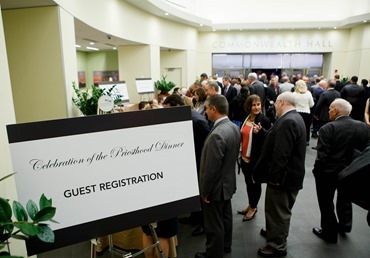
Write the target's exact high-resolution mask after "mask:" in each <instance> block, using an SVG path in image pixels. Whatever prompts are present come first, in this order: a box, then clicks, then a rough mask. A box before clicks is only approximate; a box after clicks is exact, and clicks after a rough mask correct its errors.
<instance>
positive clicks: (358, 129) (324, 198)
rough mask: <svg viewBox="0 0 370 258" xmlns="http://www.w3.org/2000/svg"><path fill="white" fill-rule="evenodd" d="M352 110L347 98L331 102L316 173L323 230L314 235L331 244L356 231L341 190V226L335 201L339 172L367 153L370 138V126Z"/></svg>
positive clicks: (321, 139)
mask: <svg viewBox="0 0 370 258" xmlns="http://www.w3.org/2000/svg"><path fill="white" fill-rule="evenodd" d="M351 109H352V106H351V104H350V103H349V102H348V101H346V100H344V99H336V100H334V101H333V102H332V103H331V105H330V107H329V119H330V120H331V121H332V122H330V123H327V124H326V125H324V126H323V127H321V129H320V133H319V139H318V142H317V157H316V161H315V164H314V168H313V171H312V172H313V174H314V176H315V182H316V192H317V199H318V202H319V207H320V212H321V228H316V227H315V228H313V233H314V234H315V235H317V236H318V237H320V238H322V239H323V240H325V241H326V242H329V243H336V242H337V238H338V232H340V233H346V232H350V231H351V228H352V205H351V202H350V199H349V197H348V196H346V195H344V194H343V193H342V192H341V191H337V205H336V206H337V216H338V220H339V224H338V222H337V217H336V216H335V212H334V204H333V198H334V194H335V191H336V190H337V176H338V173H339V172H340V171H341V170H343V169H344V168H345V167H346V166H348V165H349V164H350V163H351V162H352V160H353V156H354V150H359V151H363V150H364V149H365V146H366V143H367V142H368V141H369V139H370V134H369V128H368V127H367V126H366V124H365V123H363V122H360V121H356V120H353V119H351V118H350V117H349V114H350V113H351Z"/></svg>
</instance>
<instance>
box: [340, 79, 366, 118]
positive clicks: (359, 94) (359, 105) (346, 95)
mask: <svg viewBox="0 0 370 258" xmlns="http://www.w3.org/2000/svg"><path fill="white" fill-rule="evenodd" d="M357 81H358V77H357V76H352V78H351V80H350V83H349V84H347V85H346V86H344V87H343V89H342V90H341V91H340V96H341V97H342V98H343V99H345V100H347V101H348V102H349V103H351V105H352V112H351V114H350V116H351V117H352V118H353V119H356V120H359V121H364V110H365V105H366V97H365V89H364V88H363V87H362V86H360V85H358V84H357Z"/></svg>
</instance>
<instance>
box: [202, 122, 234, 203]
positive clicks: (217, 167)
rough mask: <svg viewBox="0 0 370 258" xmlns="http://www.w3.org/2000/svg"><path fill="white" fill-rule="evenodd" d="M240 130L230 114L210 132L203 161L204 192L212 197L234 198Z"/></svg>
mask: <svg viewBox="0 0 370 258" xmlns="http://www.w3.org/2000/svg"><path fill="white" fill-rule="evenodd" d="M239 147H240V131H239V128H238V127H237V126H236V125H235V124H233V123H232V122H231V121H230V120H229V118H226V119H224V120H221V121H220V122H218V123H217V124H216V125H215V126H214V127H213V128H212V130H211V132H210V134H209V135H208V137H207V139H206V141H205V143H204V147H203V151H202V157H201V161H200V194H201V196H204V197H206V196H207V197H208V200H209V201H212V200H213V201H224V200H230V199H231V198H232V196H233V194H234V193H235V191H236V173H235V165H236V160H237V158H238V155H239Z"/></svg>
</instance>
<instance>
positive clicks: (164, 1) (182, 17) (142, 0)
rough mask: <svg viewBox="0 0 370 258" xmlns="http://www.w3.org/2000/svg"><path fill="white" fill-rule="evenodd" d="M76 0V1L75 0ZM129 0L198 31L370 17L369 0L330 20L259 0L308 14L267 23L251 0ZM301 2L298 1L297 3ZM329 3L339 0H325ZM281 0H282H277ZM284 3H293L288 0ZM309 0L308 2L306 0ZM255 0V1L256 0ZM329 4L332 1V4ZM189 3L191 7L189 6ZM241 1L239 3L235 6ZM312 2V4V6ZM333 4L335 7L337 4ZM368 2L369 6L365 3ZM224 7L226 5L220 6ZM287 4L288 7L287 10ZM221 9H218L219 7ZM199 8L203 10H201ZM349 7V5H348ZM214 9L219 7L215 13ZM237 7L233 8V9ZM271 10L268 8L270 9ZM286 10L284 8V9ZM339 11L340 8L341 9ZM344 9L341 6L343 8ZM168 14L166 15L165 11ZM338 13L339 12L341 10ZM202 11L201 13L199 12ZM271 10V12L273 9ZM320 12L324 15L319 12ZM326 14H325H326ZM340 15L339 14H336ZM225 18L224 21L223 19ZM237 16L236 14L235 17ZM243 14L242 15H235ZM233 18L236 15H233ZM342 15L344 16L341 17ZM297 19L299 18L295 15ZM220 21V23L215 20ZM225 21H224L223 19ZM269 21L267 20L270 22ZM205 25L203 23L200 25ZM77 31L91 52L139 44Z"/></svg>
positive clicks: (5, 0) (8, 4)
mask: <svg viewBox="0 0 370 258" xmlns="http://www.w3.org/2000/svg"><path fill="white" fill-rule="evenodd" d="M74 1H76V0H74ZM122 1H126V2H128V3H130V4H132V5H134V6H136V7H137V8H140V9H142V10H144V11H146V12H148V13H151V14H153V15H155V16H159V17H161V18H164V19H169V20H172V21H175V22H179V23H183V24H187V25H189V26H192V27H195V28H197V29H198V30H199V31H212V30H216V31H222V30H267V29H269V30H280V29H318V28H321V29H325V28H326V29H333V27H334V26H335V27H337V28H338V29H341V28H350V27H353V26H356V25H358V24H360V23H363V21H364V20H370V3H369V2H370V1H369V0H356V1H358V2H356V5H353V3H351V1H349V0H342V1H343V2H341V4H342V5H343V4H346V5H347V6H348V5H349V4H351V5H353V6H357V9H354V7H353V8H352V9H353V10H352V13H353V15H352V16H348V15H347V16H340V18H338V19H336V20H332V19H329V20H328V17H329V16H325V15H324V14H325V13H328V14H330V12H333V11H332V10H329V11H328V10H322V9H317V10H320V12H319V11H318V12H310V10H311V9H312V8H321V7H325V8H328V7H326V5H327V4H328V3H326V5H325V6H322V5H321V6H320V5H318V6H316V7H310V8H311V9H309V8H307V7H305V8H299V6H298V5H297V4H295V5H294V6H293V7H294V8H291V9H287V8H286V6H284V5H283V6H282V8H280V7H279V8H280V9H276V8H277V7H276V6H277V5H276V1H271V0H259V1H258V4H256V6H257V7H258V6H261V4H263V3H266V2H269V1H270V2H269V5H268V6H269V8H271V4H272V3H275V5H273V7H274V9H273V14H274V17H275V18H276V17H280V16H284V17H285V16H289V14H290V13H291V12H296V13H298V16H297V15H295V17H299V15H301V16H303V17H306V18H305V19H301V20H298V21H295V22H291V21H289V19H288V20H287V18H281V19H278V18H276V19H277V20H279V22H270V21H269V19H271V18H268V17H266V18H265V20H266V22H264V21H263V20H264V18H263V17H264V16H263V15H266V14H268V13H269V12H266V9H264V10H259V11H254V10H258V8H256V6H254V5H253V6H252V5H249V4H248V3H251V1H252V0H228V1H216V0H186V1H185V0H122ZM297 1H298V2H297ZM299 1H301V2H302V0H295V1H293V3H299ZM312 1H313V2H315V1H316V2H317V1H321V0H311V2H312ZM326 1H329V2H330V3H331V2H332V1H336V0H326ZM277 2H279V3H282V2H281V1H277ZM284 2H290V3H292V1H287V0H285V1H284ZM304 2H307V1H304ZM241 3H245V4H244V5H243V6H239V5H240V4H241ZM253 3H256V2H255V1H254V0H253ZM330 3H329V4H330ZM359 3H362V6H360V7H359V6H358V4H359ZM0 4H1V8H2V9H15V8H28V7H40V6H53V5H56V4H55V2H54V1H52V0H0ZM186 4H188V5H189V6H186ZM207 4H208V5H207ZM235 4H238V5H235ZM311 4H312V3H310V6H311ZM338 4H339V3H337V5H333V6H338ZM365 5H366V6H365ZM220 6H223V7H224V8H220ZM284 7H285V9H284ZM217 8H218V9H217ZM199 9H200V10H199ZM347 9H348V8H347ZM215 10H218V12H217V13H216V11H215ZM230 10H234V11H230ZM267 10H269V9H267ZM282 10H283V11H282ZM338 10H339V9H338ZM341 10H342V9H341ZM344 11H345V10H344ZM166 12H167V13H168V14H169V15H165V13H166ZM338 12H339V11H338ZM198 13H200V16H199V15H196V14H198ZM255 13H260V15H259V16H257V17H261V18H260V19H261V20H258V21H253V20H251V17H252V16H253V15H255ZM270 13H271V12H270ZM318 13H320V14H322V15H317V14H318ZM244 14H245V18H244V20H245V22H242V20H243V16H244ZM323 15H324V16H323ZM337 15H338V14H337ZM221 16H222V17H224V18H223V19H224V20H222V19H221V18H222V17H221ZM234 16H235V17H234ZM236 16H240V17H236ZM233 17H234V18H233ZM335 17H336V16H330V18H335ZM341 17H342V18H341ZM296 20H297V18H296ZM215 21H217V23H216V22H215ZM220 21H222V22H220ZM267 21H268V22H267ZM200 24H202V26H201V25H200ZM75 34H76V44H78V45H80V46H81V48H79V50H81V51H90V50H87V49H86V48H85V47H86V46H91V45H90V42H94V45H93V46H92V47H96V48H98V49H100V50H112V51H113V47H114V46H119V45H132V44H135V45H137V44H139V43H137V42H132V41H128V40H125V39H122V38H117V37H113V36H111V35H108V34H107V33H105V32H104V31H99V30H96V29H94V28H92V27H90V26H88V25H87V24H85V23H83V22H82V21H79V20H77V19H75Z"/></svg>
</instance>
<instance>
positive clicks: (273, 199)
mask: <svg viewBox="0 0 370 258" xmlns="http://www.w3.org/2000/svg"><path fill="white" fill-rule="evenodd" d="M275 107H276V114H277V116H278V119H277V120H276V122H275V123H274V125H273V126H272V128H271V129H270V130H269V131H268V132H267V134H266V138H265V142H264V144H263V149H262V153H261V157H260V159H259V160H258V162H257V164H256V166H255V167H254V169H253V178H254V180H255V181H256V182H261V183H267V187H266V195H265V219H266V230H264V229H262V230H261V235H263V236H265V237H266V240H267V243H266V246H264V247H261V248H260V249H259V250H258V254H259V255H260V256H263V257H280V256H285V255H286V254H287V237H288V234H289V225H290V218H291V215H292V208H293V205H294V203H295V200H296V197H297V195H298V192H299V190H300V189H302V187H303V179H304V174H305V157H306V127H305V124H304V121H303V118H302V116H301V115H300V114H298V112H297V111H296V108H295V98H294V95H293V93H292V92H284V93H282V94H280V95H279V96H278V97H277V99H276V102H275Z"/></svg>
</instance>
